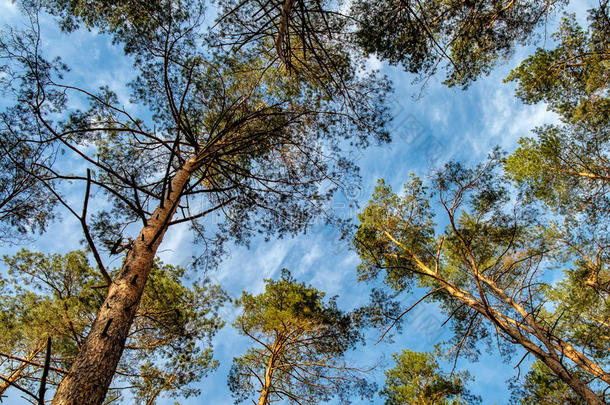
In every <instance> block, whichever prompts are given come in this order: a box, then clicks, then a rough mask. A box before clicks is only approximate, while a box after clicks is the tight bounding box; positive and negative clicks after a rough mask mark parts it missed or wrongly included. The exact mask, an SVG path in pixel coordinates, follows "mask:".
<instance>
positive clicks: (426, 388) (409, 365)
mask: <svg viewBox="0 0 610 405" xmlns="http://www.w3.org/2000/svg"><path fill="white" fill-rule="evenodd" d="M439 355H440V354H439V353H438V352H434V353H420V352H413V351H411V350H403V351H402V352H401V353H399V354H395V355H393V356H392V357H393V359H394V361H395V362H396V365H395V366H394V367H393V368H391V369H389V370H387V371H385V376H386V383H385V386H384V387H383V390H382V391H381V395H382V396H384V397H385V398H386V401H385V403H386V405H400V404H404V405H407V404H408V405H466V404H478V403H480V402H481V399H480V398H479V397H477V396H474V395H472V394H470V392H469V391H468V389H467V388H466V386H465V383H466V382H467V381H468V380H469V379H470V378H469V376H468V372H459V373H453V374H445V373H443V372H441V371H440V370H439V365H438V362H437V361H436V359H435V357H436V356H439Z"/></svg>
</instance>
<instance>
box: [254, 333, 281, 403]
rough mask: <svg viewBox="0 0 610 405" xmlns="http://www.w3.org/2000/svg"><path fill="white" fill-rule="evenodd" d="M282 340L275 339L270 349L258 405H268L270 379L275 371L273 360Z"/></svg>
mask: <svg viewBox="0 0 610 405" xmlns="http://www.w3.org/2000/svg"><path fill="white" fill-rule="evenodd" d="M282 340H283V338H280V339H276V341H275V342H274V343H273V348H272V349H271V355H270V356H269V361H268V362H267V368H266V370H265V378H264V379H263V386H262V387H261V393H260V396H259V397H258V405H267V404H268V403H269V393H270V392H271V378H272V377H273V370H274V369H275V359H276V357H277V354H278V352H279V350H280V347H281V345H282Z"/></svg>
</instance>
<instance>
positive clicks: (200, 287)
mask: <svg viewBox="0 0 610 405" xmlns="http://www.w3.org/2000/svg"><path fill="white" fill-rule="evenodd" d="M4 260H5V263H6V264H7V266H8V268H9V270H8V277H7V278H4V279H0V285H1V286H2V288H1V289H0V303H2V308H1V309H0V353H2V354H0V356H2V355H5V356H6V355H10V356H17V357H21V358H25V357H26V356H28V353H31V352H32V351H33V350H35V349H36V348H37V347H38V346H40V344H41V342H44V341H45V339H46V337H47V336H50V337H51V338H52V347H53V353H52V354H53V361H52V366H53V367H56V368H58V369H63V370H67V369H69V368H70V365H71V363H72V361H73V359H74V356H76V354H77V353H78V350H79V346H80V344H81V343H82V341H83V339H84V336H86V334H87V331H88V328H89V326H90V324H91V322H92V321H93V319H94V317H95V314H96V312H97V309H98V307H99V306H100V304H101V302H103V297H104V293H105V288H103V286H102V287H100V286H101V285H102V284H103V279H102V277H100V275H99V273H98V272H97V271H96V270H95V269H93V268H91V267H90V266H89V263H88V261H87V258H86V254H85V252H82V251H73V252H69V253H66V254H65V255H59V254H53V255H43V254H41V253H36V252H30V251H26V250H22V251H20V252H18V253H17V254H16V255H15V256H12V257H8V256H5V258H4ZM183 275H184V269H182V268H180V267H175V266H171V265H166V264H163V263H161V262H160V261H157V262H156V263H155V266H154V267H153V269H152V273H151V275H150V280H149V283H148V284H147V285H146V289H145V292H144V296H143V297H142V300H141V302H140V306H139V309H138V312H137V315H136V320H135V322H134V325H133V327H132V329H131V333H130V336H129V338H128V339H127V343H126V346H125V352H124V355H123V358H122V360H121V363H120V365H119V369H120V372H119V373H117V375H116V376H115V378H114V383H113V386H114V387H115V389H114V390H113V391H112V392H111V393H110V394H109V396H108V398H113V397H116V398H119V397H120V391H121V390H120V387H125V386H126V387H130V388H129V389H130V390H131V391H132V393H133V395H134V399H135V401H136V402H137V403H138V404H140V403H142V404H143V403H147V404H152V403H155V400H156V398H158V397H159V396H161V395H166V396H170V397H173V396H179V397H189V396H191V395H193V394H197V393H198V390H197V389H196V388H194V387H193V386H192V383H194V382H196V381H199V380H200V379H201V378H203V377H205V376H206V375H207V374H208V373H209V372H210V371H212V370H214V369H215V368H216V366H217V362H216V361H215V360H214V359H213V358H212V349H211V339H212V337H213V336H214V335H215V334H216V332H217V331H218V330H219V328H221V327H222V326H223V321H222V320H221V319H220V318H219V316H218V309H219V307H220V306H221V305H222V304H223V303H224V302H225V301H226V300H227V296H226V294H225V293H224V292H223V291H222V290H221V289H220V287H218V286H214V285H208V283H207V282H205V283H203V284H197V283H195V284H194V285H193V286H192V287H190V288H189V287H186V286H184V285H183V284H182V280H181V278H182V276H183ZM42 356H44V353H42V352H39V353H38V355H37V356H35V362H37V363H38V364H42V362H43V360H42V359H41V358H42ZM19 365H20V362H19V361H15V360H12V361H9V362H5V363H4V364H3V365H2V368H3V370H4V372H3V373H2V374H3V375H9V374H10V371H11V370H14V369H15V368H16V367H18V366H19ZM40 370H41V369H40V368H39V367H35V366H32V365H30V366H28V367H27V369H26V373H25V375H27V376H31V377H33V378H34V380H31V379H28V380H25V379H24V380H20V381H19V384H20V385H24V386H29V385H33V386H35V385H36V380H35V378H36V377H38V376H39V373H40ZM61 377H62V375H61V373H59V372H57V371H53V370H51V374H50V383H51V384H57V383H59V379H60V378H61Z"/></svg>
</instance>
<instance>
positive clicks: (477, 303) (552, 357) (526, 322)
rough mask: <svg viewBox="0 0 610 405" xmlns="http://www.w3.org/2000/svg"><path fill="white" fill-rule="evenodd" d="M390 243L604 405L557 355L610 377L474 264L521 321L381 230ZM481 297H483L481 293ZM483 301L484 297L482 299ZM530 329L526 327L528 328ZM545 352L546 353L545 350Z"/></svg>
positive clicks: (580, 392) (579, 390)
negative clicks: (447, 277) (455, 282)
mask: <svg viewBox="0 0 610 405" xmlns="http://www.w3.org/2000/svg"><path fill="white" fill-rule="evenodd" d="M380 231H381V232H383V233H384V234H385V235H386V236H387V237H388V238H389V239H390V240H392V242H393V243H395V244H396V245H398V246H400V247H402V248H403V249H404V250H405V251H406V252H408V253H409V255H410V258H411V259H413V260H414V261H415V263H416V264H417V266H418V267H419V270H420V271H421V274H422V275H425V276H427V277H430V278H433V279H435V280H436V281H438V282H439V283H441V284H442V286H443V287H442V288H443V289H444V290H445V291H447V293H448V294H450V295H451V296H453V297H455V298H456V299H458V300H459V301H461V302H463V303H464V304H466V305H467V306H469V307H470V308H472V309H474V310H475V311H477V312H479V313H480V314H481V315H483V316H484V317H485V318H487V319H488V320H489V321H491V322H492V323H493V324H494V325H496V326H497V327H498V328H499V329H500V330H502V331H503V332H504V333H505V334H506V335H508V336H510V337H511V338H512V339H513V340H514V341H515V342H517V343H518V344H520V345H521V346H523V347H524V348H525V349H526V350H527V351H528V352H529V353H532V354H533V355H534V356H536V357H537V358H538V359H540V360H541V361H542V362H543V363H544V364H546V365H547V366H548V367H549V368H550V369H551V370H552V371H553V372H554V373H555V374H556V375H557V377H559V378H560V379H561V380H563V381H564V382H565V383H566V384H568V386H570V388H572V389H573V390H574V392H576V393H577V394H578V395H580V397H581V398H582V399H584V400H585V401H587V403H589V404H591V405H604V404H606V403H605V402H604V401H603V400H602V399H601V398H600V397H599V396H598V395H597V394H596V393H595V392H594V391H593V390H592V389H591V388H589V386H588V385H587V384H585V383H584V382H583V381H582V380H581V379H579V378H578V377H576V376H575V375H573V374H572V373H570V372H569V371H568V370H567V369H566V367H565V366H564V365H563V363H562V362H561V360H560V358H559V356H558V355H557V352H559V353H561V355H562V356H565V357H567V358H568V359H570V360H572V361H573V362H574V363H575V364H576V365H577V366H579V367H581V368H582V369H584V370H587V371H588V372H590V373H592V374H594V375H595V376H596V377H598V378H600V379H601V380H602V381H605V382H610V375H609V374H608V373H606V372H605V371H604V370H603V369H601V368H600V367H599V366H598V365H597V364H595V363H593V362H592V361H591V360H590V359H588V358H587V357H586V356H584V355H583V354H582V353H581V352H579V351H578V350H576V349H575V348H574V347H572V346H571V345H569V344H568V343H567V342H564V341H563V340H561V339H559V338H557V337H554V336H553V335H552V333H551V331H549V330H548V328H546V327H544V326H543V325H541V324H540V323H539V322H537V321H536V320H535V319H534V318H533V317H532V316H531V314H529V313H528V312H527V311H525V309H524V308H523V307H521V306H520V305H519V304H518V303H516V302H515V301H514V300H513V299H512V298H511V297H509V296H508V295H507V294H506V292H505V291H504V290H502V289H501V288H500V287H498V286H497V285H496V283H495V282H494V281H493V280H490V279H488V278H487V277H485V276H483V275H482V274H480V272H478V270H477V269H476V268H475V266H474V263H473V270H474V271H473V273H474V275H475V277H476V279H477V281H479V282H483V283H484V284H485V285H487V286H488V287H490V288H491V289H492V290H493V291H494V292H495V293H496V294H497V295H498V297H500V298H501V299H502V300H504V301H505V302H506V303H507V304H509V305H510V306H511V307H512V308H513V309H515V310H516V311H517V312H518V313H519V314H520V315H522V316H523V321H516V320H514V319H512V318H511V317H509V316H506V315H505V314H503V313H501V312H499V311H497V310H495V309H494V308H492V307H489V306H488V305H487V303H486V300H484V299H482V300H479V299H476V298H475V297H474V296H472V295H471V294H470V293H468V292H467V291H464V290H462V289H460V288H459V287H457V286H455V285H453V284H451V283H450V282H448V281H447V280H445V279H444V278H443V277H441V276H440V275H439V274H438V273H437V272H436V271H434V270H432V269H431V268H429V267H428V266H427V265H426V264H425V263H423V262H422V261H421V259H420V258H419V257H418V256H417V255H415V254H414V253H413V252H411V251H410V250H409V249H408V247H407V246H405V245H404V244H402V243H401V242H400V241H398V240H397V239H395V238H394V237H393V236H392V235H391V234H390V233H389V232H388V231H386V230H384V229H380ZM482 294H483V293H482ZM482 297H483V295H482ZM528 326H529V327H528ZM524 330H527V331H528V333H531V334H532V335H533V336H534V337H535V338H536V339H538V340H539V341H540V342H541V344H542V345H543V346H540V345H539V344H536V343H534V342H533V341H532V340H530V339H528V338H527V337H526V335H525V334H524V333H523V331H524ZM545 348H546V350H545Z"/></svg>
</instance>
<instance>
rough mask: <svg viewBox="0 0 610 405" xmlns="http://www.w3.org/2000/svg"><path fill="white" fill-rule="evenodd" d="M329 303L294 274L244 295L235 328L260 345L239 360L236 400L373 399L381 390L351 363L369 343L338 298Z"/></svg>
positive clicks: (234, 372) (234, 373)
mask: <svg viewBox="0 0 610 405" xmlns="http://www.w3.org/2000/svg"><path fill="white" fill-rule="evenodd" d="M325 301H327V300H324V293H323V292H321V291H319V290H317V289H315V288H313V287H311V286H306V285H305V284H303V283H298V282H297V281H296V280H295V279H294V278H292V276H291V275H290V272H289V271H288V270H283V271H282V277H281V278H280V279H279V280H277V281H274V280H266V284H265V291H264V292H263V293H261V294H258V295H251V294H248V293H246V292H244V293H243V294H242V296H241V298H240V299H239V300H238V301H237V302H236V304H237V305H239V306H240V307H241V309H242V312H241V313H240V315H239V316H238V317H237V320H236V321H235V323H234V325H233V326H234V327H235V328H237V330H238V332H239V333H240V334H243V335H244V336H246V337H248V338H250V339H251V340H252V341H253V343H254V344H255V346H254V347H252V348H250V349H249V350H248V351H247V352H246V353H245V354H243V355H241V356H240V357H236V358H235V359H234V361H233V367H232V368H231V373H230V375H229V387H230V389H231V391H232V392H233V395H234V397H235V398H236V402H241V401H243V400H246V399H248V398H250V397H253V396H254V394H256V395H257V396H258V397H259V399H258V404H259V405H266V404H270V403H272V402H275V401H278V400H288V401H289V402H291V403H296V404H311V403H319V402H323V401H328V400H330V399H331V398H333V397H335V396H337V397H338V398H339V399H340V401H341V403H349V398H350V397H351V396H353V395H354V394H355V393H358V394H359V395H360V396H361V397H366V398H371V397H372V395H373V393H374V392H375V386H374V384H370V383H368V382H367V380H366V378H365V374H364V372H365V370H360V369H358V368H356V366H355V365H351V364H350V363H348V361H347V360H346V359H345V356H346V355H347V353H348V352H349V351H351V350H353V349H355V348H356V347H357V346H358V345H359V344H363V343H364V342H363V339H362V334H361V332H360V330H359V329H358V326H357V324H356V323H355V322H354V321H353V320H352V318H351V316H350V314H345V313H343V312H342V311H340V310H339V309H338V308H337V304H336V302H335V300H334V299H331V300H328V301H327V302H325Z"/></svg>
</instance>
